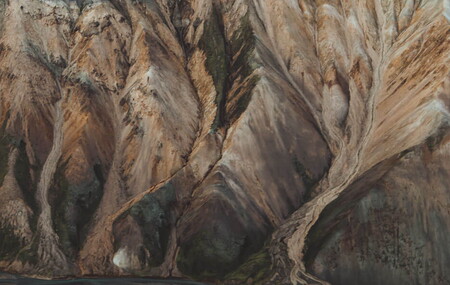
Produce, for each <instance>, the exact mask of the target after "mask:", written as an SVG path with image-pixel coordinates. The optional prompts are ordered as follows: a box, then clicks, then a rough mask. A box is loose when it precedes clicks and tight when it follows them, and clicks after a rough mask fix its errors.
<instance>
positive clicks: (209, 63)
mask: <svg viewBox="0 0 450 285" xmlns="http://www.w3.org/2000/svg"><path fill="white" fill-rule="evenodd" d="M216 9H217V8H215V9H213V12H212V14H211V16H210V18H209V19H208V20H207V21H206V22H205V27H204V32H203V35H202V38H201V39H200V41H199V47H200V49H202V50H203V51H204V52H205V54H206V69H207V70H208V72H209V73H210V74H211V76H212V78H213V81H214V86H215V89H216V92H217V97H216V102H215V103H216V105H217V114H216V117H215V119H214V123H213V125H212V126H211V129H212V130H213V131H215V130H216V129H217V128H220V127H221V126H222V125H223V123H224V114H223V113H224V104H225V93H226V81H227V75H228V71H227V54H226V49H225V39H224V35H223V24H222V22H221V19H220V15H218V13H217V11H216Z"/></svg>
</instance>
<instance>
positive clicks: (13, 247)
mask: <svg viewBox="0 0 450 285" xmlns="http://www.w3.org/2000/svg"><path fill="white" fill-rule="evenodd" d="M21 246H22V242H21V240H20V238H19V237H17V236H16V235H15V234H14V229H13V228H12V227H10V226H9V225H6V224H4V225H1V226H0V260H8V261H10V260H14V258H15V257H16V255H17V253H18V251H19V249H20V247H21Z"/></svg>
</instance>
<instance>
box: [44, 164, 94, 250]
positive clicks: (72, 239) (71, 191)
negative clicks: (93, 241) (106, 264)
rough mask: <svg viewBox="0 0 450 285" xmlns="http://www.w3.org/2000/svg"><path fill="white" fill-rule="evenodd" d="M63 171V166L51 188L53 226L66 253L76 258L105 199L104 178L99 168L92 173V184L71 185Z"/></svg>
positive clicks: (89, 181)
mask: <svg viewBox="0 0 450 285" xmlns="http://www.w3.org/2000/svg"><path fill="white" fill-rule="evenodd" d="M64 170H65V166H64V165H60V167H58V169H57V171H56V173H55V178H54V183H53V186H52V187H53V190H52V191H51V193H53V194H54V196H53V197H52V198H53V199H52V200H53V201H54V202H53V204H54V207H53V216H54V220H53V223H54V228H55V232H56V233H57V234H58V236H59V238H60V243H61V247H62V250H63V252H64V253H65V254H66V255H67V256H69V257H71V258H75V257H76V256H75V255H76V252H77V251H78V250H79V249H80V248H81V246H82V244H83V242H84V240H85V238H86V235H87V229H88V226H89V223H90V221H91V219H92V216H93V215H94V212H95V210H96V209H97V207H98V204H99V203H100V199H101V197H102V195H103V177H102V175H101V172H100V171H99V170H98V166H95V167H93V169H92V170H91V171H92V172H93V173H94V175H93V177H94V178H93V179H92V180H87V181H84V182H82V183H80V184H77V185H72V184H70V183H69V182H68V180H67V178H66V177H65V175H64Z"/></svg>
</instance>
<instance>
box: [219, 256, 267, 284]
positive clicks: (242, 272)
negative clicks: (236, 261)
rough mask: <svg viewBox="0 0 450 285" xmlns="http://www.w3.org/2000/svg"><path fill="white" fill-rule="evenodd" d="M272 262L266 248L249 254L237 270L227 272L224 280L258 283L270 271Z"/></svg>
mask: <svg viewBox="0 0 450 285" xmlns="http://www.w3.org/2000/svg"><path fill="white" fill-rule="evenodd" d="M271 265H272V263H271V261H270V255H269V253H268V251H267V249H266V248H263V249H262V250H261V251H259V252H257V253H255V254H253V255H251V256H250V257H249V258H248V260H247V261H246V262H245V263H244V264H242V265H241V266H240V267H239V268H238V269H237V270H235V271H233V272H232V273H230V274H228V275H227V276H226V277H225V280H228V281H238V282H240V283H241V282H242V283H244V284H245V283H247V282H250V284H258V282H261V281H263V280H265V279H266V278H267V277H268V275H269V273H270V272H271V271H270V267H271Z"/></svg>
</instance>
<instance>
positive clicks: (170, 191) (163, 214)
mask: <svg viewBox="0 0 450 285" xmlns="http://www.w3.org/2000/svg"><path fill="white" fill-rule="evenodd" d="M175 199H176V197H175V189H174V188H173V186H172V185H171V184H170V183H168V184H166V185H165V186H164V187H162V188H161V189H159V190H158V191H156V192H154V193H150V194H147V195H146V196H145V197H144V198H143V199H142V200H141V201H139V202H138V203H136V204H135V205H134V206H133V207H132V208H131V209H130V210H129V212H128V214H129V215H131V216H132V217H133V218H134V220H135V221H136V222H137V223H138V225H139V226H140V227H141V231H142V233H143V241H144V247H145V248H146V250H147V251H148V252H149V253H150V256H147V257H145V260H142V263H143V264H144V265H145V266H146V267H154V266H158V265H161V263H162V262H163V261H164V256H165V254H166V251H167V243H168V240H169V233H170V224H171V212H170V211H171V207H172V205H174V203H175Z"/></svg>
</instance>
